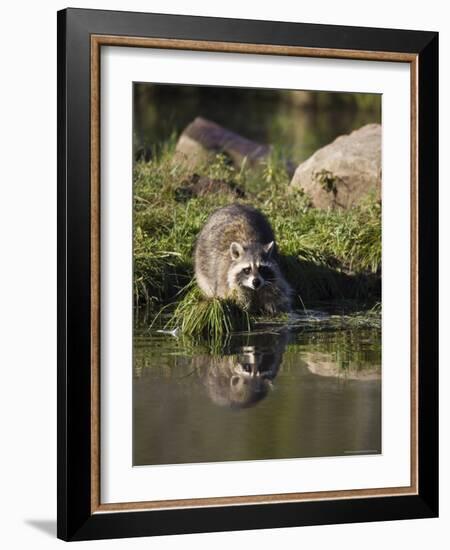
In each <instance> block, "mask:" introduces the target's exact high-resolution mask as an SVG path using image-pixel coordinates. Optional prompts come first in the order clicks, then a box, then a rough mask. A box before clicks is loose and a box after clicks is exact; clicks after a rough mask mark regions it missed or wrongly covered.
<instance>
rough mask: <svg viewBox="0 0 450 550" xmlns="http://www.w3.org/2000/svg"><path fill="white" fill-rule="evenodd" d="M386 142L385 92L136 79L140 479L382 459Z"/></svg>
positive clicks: (136, 439)
mask: <svg viewBox="0 0 450 550" xmlns="http://www.w3.org/2000/svg"><path fill="white" fill-rule="evenodd" d="M381 136H382V127H381V95H380V94H367V93H364V94H363V93H343V92H339V93H338V92H333V91H301V90H281V89H280V90H279V89H276V90H275V89H261V88H233V87H214V86H193V85H175V84H154V83H148V82H134V83H133V136H132V139H133V157H134V165H133V307H134V329H133V330H134V334H133V436H132V437H133V466H146V465H162V464H183V463H205V462H222V461H247V460H269V459H289V458H313V457H333V456H346V455H348V456H355V455H374V454H379V453H381V452H382V445H381V441H382V430H381V379H382V372H381V310H382V304H381V250H382V249H381V208H382V205H381V187H382V172H381ZM130 139H131V136H130Z"/></svg>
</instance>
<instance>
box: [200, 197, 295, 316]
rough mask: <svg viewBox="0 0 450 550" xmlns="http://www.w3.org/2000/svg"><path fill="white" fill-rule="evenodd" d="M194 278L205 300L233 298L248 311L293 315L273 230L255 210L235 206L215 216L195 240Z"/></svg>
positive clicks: (223, 209) (288, 289)
mask: <svg viewBox="0 0 450 550" xmlns="http://www.w3.org/2000/svg"><path fill="white" fill-rule="evenodd" d="M195 277H196V279H197V283H198V286H199V287H200V289H201V290H202V292H203V293H204V294H205V295H206V296H208V297H214V296H215V297H218V298H233V299H235V300H236V301H237V302H238V303H239V304H240V305H241V306H242V307H243V308H245V309H246V310H248V311H251V312H260V313H264V312H265V313H270V314H273V313H277V312H282V311H289V310H290V304H291V300H290V297H291V289H290V287H289V285H288V283H287V282H286V281H285V279H284V278H283V275H282V273H281V271H280V267H279V265H278V252H277V247H276V244H275V237H274V234H273V230H272V228H271V226H270V224H269V222H268V221H267V219H266V218H265V216H264V215H263V214H262V213H261V212H259V211H258V210H256V209H255V208H253V207H251V206H246V205H242V204H232V205H230V206H225V207H223V208H220V209H219V210H216V212H214V213H213V214H211V216H210V217H209V219H208V220H207V222H206V224H205V226H204V227H203V229H202V230H201V232H200V234H199V236H198V238H197V243H196V247H195Z"/></svg>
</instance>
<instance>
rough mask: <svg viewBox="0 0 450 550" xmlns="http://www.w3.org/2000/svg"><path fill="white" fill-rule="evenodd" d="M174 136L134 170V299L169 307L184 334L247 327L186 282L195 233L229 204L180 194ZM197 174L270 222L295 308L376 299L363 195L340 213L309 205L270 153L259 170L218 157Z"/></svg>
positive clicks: (232, 310)
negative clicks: (237, 195) (232, 189)
mask: <svg viewBox="0 0 450 550" xmlns="http://www.w3.org/2000/svg"><path fill="white" fill-rule="evenodd" d="M174 145H175V138H174V137H173V138H172V139H171V140H169V141H168V142H167V143H165V144H163V145H162V146H161V147H160V148H159V150H158V151H157V153H156V154H155V156H154V158H153V159H152V160H151V161H150V162H147V163H146V162H136V163H135V166H134V301H135V304H136V305H138V306H145V307H146V308H149V309H150V310H151V311H152V312H153V313H152V316H154V315H156V314H157V313H158V311H159V310H160V309H161V308H162V307H166V306H168V305H169V310H171V312H172V314H173V317H172V321H173V323H175V322H176V323H178V326H180V327H181V328H182V330H183V331H185V332H186V333H187V334H203V333H208V334H213V335H220V334H224V333H227V332H229V331H230V330H231V329H233V330H235V329H236V328H237V329H244V328H245V327H246V326H247V327H248V326H249V323H250V324H251V322H252V320H251V319H250V318H249V317H248V315H247V314H246V313H244V312H242V311H241V310H239V308H237V307H236V305H235V304H233V303H232V302H231V301H226V302H221V301H219V300H205V299H204V298H203V297H202V296H201V295H200V293H199V291H198V290H197V289H196V288H193V287H192V286H191V285H190V281H192V278H193V262H192V258H193V254H192V252H193V246H194V243H195V238H196V236H197V234H198V232H199V231H200V229H201V227H202V226H203V224H204V223H205V221H206V219H207V217H208V216H209V214H210V213H211V212H213V211H214V210H216V209H217V208H218V207H220V206H224V205H226V204H229V203H230V202H233V201H235V200H236V199H234V198H233V197H231V196H229V195H217V194H216V195H209V196H204V197H193V198H191V199H190V200H187V201H182V200H180V194H179V193H177V190H178V189H179V188H180V187H182V186H183V182H184V181H185V180H186V178H187V177H188V176H189V174H188V173H187V172H186V171H185V169H184V168H183V166H181V165H179V164H175V163H174V161H173V150H174ZM198 173H199V174H201V175H205V176H209V177H211V178H214V179H222V180H225V181H227V182H230V183H233V184H235V185H238V186H239V187H240V188H241V189H243V190H244V191H245V193H246V197H245V199H239V202H243V203H250V204H252V205H254V206H255V207H257V208H259V209H260V210H261V211H262V212H264V213H265V214H266V216H267V217H268V219H269V220H270V222H271V224H272V226H273V228H274V231H275V235H276V237H277V242H278V246H279V250H280V253H281V255H282V269H283V272H284V273H285V275H286V278H287V279H288V280H289V282H290V284H291V286H292V287H293V289H294V293H295V296H296V306H298V307H300V306H301V305H302V304H306V305H307V306H308V304H309V303H311V302H313V301H317V300H330V299H336V298H338V299H357V300H361V301H363V302H367V303H374V302H376V301H377V300H379V297H380V271H381V206H380V204H379V203H378V202H377V201H376V200H374V199H373V198H371V197H368V199H367V200H366V201H365V202H364V203H363V204H361V205H360V206H358V207H356V208H353V209H351V210H348V211H337V210H334V211H332V210H329V211H323V210H317V209H314V208H312V207H311V206H310V204H309V200H308V197H306V196H305V195H304V194H303V193H302V192H301V191H298V190H291V189H290V188H289V181H290V180H289V175H288V174H287V171H286V167H285V163H284V160H283V157H282V155H281V153H280V152H279V151H277V150H274V151H273V154H272V155H271V157H270V158H269V159H268V161H267V162H266V163H265V164H264V165H263V166H262V167H261V169H259V170H254V169H253V170H250V169H249V168H247V167H246V166H245V163H244V165H243V166H242V168H241V169H239V170H238V169H236V168H234V167H233V166H232V165H230V164H229V162H228V161H227V159H226V157H224V156H223V155H221V154H218V155H217V156H216V158H215V161H214V162H213V163H210V164H209V165H205V166H204V167H202V168H201V169H199V170H198Z"/></svg>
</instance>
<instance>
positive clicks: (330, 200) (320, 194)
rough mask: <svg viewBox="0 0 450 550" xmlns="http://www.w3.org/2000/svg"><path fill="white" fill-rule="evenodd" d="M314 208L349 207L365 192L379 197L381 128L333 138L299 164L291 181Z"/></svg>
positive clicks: (366, 129) (360, 198)
mask: <svg viewBox="0 0 450 550" xmlns="http://www.w3.org/2000/svg"><path fill="white" fill-rule="evenodd" d="M290 185H291V186H292V187H296V188H300V189H303V191H305V193H307V194H308V195H309V197H310V198H311V201H312V204H313V205H314V206H315V207H317V208H329V207H331V208H343V209H347V208H351V207H352V206H355V205H356V204H358V203H359V202H360V201H361V200H362V199H363V198H364V197H365V196H366V195H367V194H368V193H370V192H375V193H376V196H378V197H380V196H381V125H380V124H367V125H366V126H363V127H362V128H359V129H358V130H354V131H353V132H352V133H351V134H349V135H343V136H339V137H338V138H336V139H335V140H334V141H333V142H332V143H330V144H329V145H326V146H325V147H322V148H321V149H319V150H318V151H316V152H315V153H314V154H313V155H312V156H311V157H310V158H309V159H307V160H306V161H305V162H303V163H302V164H300V165H299V166H298V167H297V169H296V171H295V173H294V176H293V178H292V180H291V184H290Z"/></svg>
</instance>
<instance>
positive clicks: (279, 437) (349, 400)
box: [133, 328, 381, 465]
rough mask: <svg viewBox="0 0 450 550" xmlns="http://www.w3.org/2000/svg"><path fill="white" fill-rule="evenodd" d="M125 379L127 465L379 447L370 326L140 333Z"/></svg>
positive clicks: (374, 336)
mask: <svg viewBox="0 0 450 550" xmlns="http://www.w3.org/2000/svg"><path fill="white" fill-rule="evenodd" d="M133 375H134V379H133V409H134V410H133V464H134V465H149V464H177V463H193V462H216V461H227V460H255V459H273V458H301V457H318V456H342V455H347V454H349V455H351V454H353V455H354V454H375V453H380V452H381V347H380V332H379V331H377V330H352V331H350V330H336V331H327V332H303V331H301V330H298V329H296V330H288V329H285V328H284V329H276V330H270V329H269V330H268V331H265V332H263V333H253V334H245V335H234V336H232V337H231V338H230V339H229V341H228V342H227V343H226V344H225V345H224V346H223V347H222V349H221V350H220V353H217V350H211V349H209V348H208V347H207V346H194V345H192V344H191V343H188V342H184V341H183V340H182V339H180V338H176V337H173V336H171V335H166V334H152V335H141V336H136V337H135V343H134V372H133Z"/></svg>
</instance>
